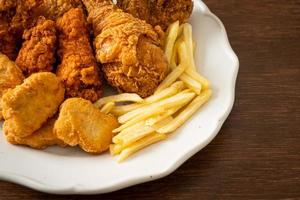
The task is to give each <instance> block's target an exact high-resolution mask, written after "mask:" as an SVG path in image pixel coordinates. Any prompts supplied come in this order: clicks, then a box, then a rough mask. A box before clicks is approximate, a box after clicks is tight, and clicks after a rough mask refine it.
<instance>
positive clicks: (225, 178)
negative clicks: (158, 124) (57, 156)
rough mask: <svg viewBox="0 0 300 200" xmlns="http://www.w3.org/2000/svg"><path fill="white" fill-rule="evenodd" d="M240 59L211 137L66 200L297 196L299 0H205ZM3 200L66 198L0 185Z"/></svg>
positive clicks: (299, 165) (299, 180)
mask: <svg viewBox="0 0 300 200" xmlns="http://www.w3.org/2000/svg"><path fill="white" fill-rule="evenodd" d="M205 2H206V3H207V5H208V6H209V8H210V9H211V10H212V11H213V12H214V13H215V14H216V15H217V16H219V17H220V18H221V20H222V21H223V22H224V24H225V27H226V28H227V31H228V35H229V38H230V41H231V44H232V46H233V49H234V50H235V52H236V53H237V55H238V57H239V59H240V71H239V76H238V80H237V93H236V103H235V105H234V108H233V111H232V113H231V115H230V116H229V118H228V119H227V121H226V122H225V124H224V126H223V128H222V130H221V131H220V133H219V135H218V136H217V137H216V139H215V140H214V141H213V142H212V143H211V144H209V145H208V146H207V147H206V148H205V149H204V150H202V151H201V152H199V153H197V154H196V155H195V156H194V157H192V158H191V159H190V160H189V161H187V162H186V163H185V164H184V165H183V166H181V167H180V168H179V169H178V170H177V171H176V172H174V173H173V174H171V175H170V176H168V177H166V178H164V179H160V180H157V181H154V182H150V183H145V184H141V185H138V186H134V187H130V188H127V189H124V190H121V191H118V192H114V193H111V194H105V195H98V196H88V197H83V196H68V198H69V199H145V200H148V199H149V200H150V199H162V198H163V199H166V200H168V199H170V200H171V199H300V1H299V0H288V1H284V0H226V1H220V0H206V1H205ZM0 191H1V192H0V199H23V200H26V199H51V200H52V199H64V198H65V197H63V196H53V195H46V194H42V193H39V192H35V191H32V190H30V189H26V188H24V187H21V186H17V185H14V184H11V183H6V182H0Z"/></svg>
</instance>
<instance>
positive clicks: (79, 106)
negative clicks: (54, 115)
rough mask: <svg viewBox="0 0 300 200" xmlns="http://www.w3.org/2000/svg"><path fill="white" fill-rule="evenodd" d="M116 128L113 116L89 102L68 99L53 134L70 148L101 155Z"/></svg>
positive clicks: (62, 107)
mask: <svg viewBox="0 0 300 200" xmlns="http://www.w3.org/2000/svg"><path fill="white" fill-rule="evenodd" d="M117 127H118V121H117V119H116V118H115V117H114V116H112V115H106V114H104V113H102V112H101V111H100V110H99V109H97V108H96V107H95V106H94V105H93V104H92V103H91V102H90V101H87V100H85V99H82V98H70V99H67V100H66V101H65V102H64V103H63V104H62V105H61V108H60V113H59V117H58V120H57V121H56V122H55V125H54V132H55V134H56V136H57V137H58V138H59V139H60V140H62V141H64V142H65V143H66V144H68V145H70V146H76V145H79V146H80V147H81V148H82V149H83V150H84V151H86V152H89V153H101V152H103V151H106V150H107V149H108V148H109V145H110V144H111V141H112V137H113V133H112V130H113V129H115V128H117Z"/></svg>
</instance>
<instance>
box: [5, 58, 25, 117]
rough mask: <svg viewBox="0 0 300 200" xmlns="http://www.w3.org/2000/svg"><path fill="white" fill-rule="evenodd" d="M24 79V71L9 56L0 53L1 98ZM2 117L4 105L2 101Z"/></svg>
mask: <svg viewBox="0 0 300 200" xmlns="http://www.w3.org/2000/svg"><path fill="white" fill-rule="evenodd" d="M23 80H24V76H23V74H22V71H21V70H20V69H19V68H18V67H17V66H16V65H15V63H14V62H13V61H11V60H9V58H8V57H7V56H6V55H4V54H1V53H0V98H1V97H2V96H3V94H4V93H5V92H6V91H7V90H8V89H12V88H14V87H16V86H17V85H20V84H21V83H22V82H23ZM0 119H2V106H1V101H0Z"/></svg>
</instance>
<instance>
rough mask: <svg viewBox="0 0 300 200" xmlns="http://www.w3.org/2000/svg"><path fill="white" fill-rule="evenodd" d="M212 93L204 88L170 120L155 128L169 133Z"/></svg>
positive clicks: (159, 131) (160, 131) (183, 121)
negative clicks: (164, 124)
mask: <svg viewBox="0 0 300 200" xmlns="http://www.w3.org/2000/svg"><path fill="white" fill-rule="evenodd" d="M211 94H212V91H211V90H205V91H204V92H202V93H201V94H200V95H199V96H197V97H196V98H195V99H194V100H193V101H192V102H191V103H190V104H189V105H188V106H187V107H186V108H185V109H184V110H183V111H182V112H181V113H180V114H178V115H177V116H176V117H175V118H174V120H173V121H172V122H170V123H169V124H167V125H166V126H164V127H162V128H160V129H158V130H157V132H158V133H170V132H173V131H175V130H176V129H177V128H179V127H180V126H181V125H182V124H184V123H185V122H186V121H187V120H188V119H189V118H190V117H191V116H192V115H193V114H194V113H195V112H196V111H197V110H198V109H199V108H200V107H201V106H202V105H203V104H204V103H205V102H207V101H208V99H209V98H210V96H211Z"/></svg>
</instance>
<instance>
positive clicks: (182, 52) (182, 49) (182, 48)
mask: <svg viewBox="0 0 300 200" xmlns="http://www.w3.org/2000/svg"><path fill="white" fill-rule="evenodd" d="M179 57H180V64H179V65H178V66H177V67H175V68H174V69H173V71H172V72H171V73H170V74H169V75H168V76H167V77H166V78H165V80H163V82H162V83H161V84H160V85H159V86H158V88H157V89H156V91H155V94H157V93H158V92H160V91H162V90H163V89H165V88H167V87H169V86H170V85H171V84H172V83H174V82H175V81H176V80H177V79H178V78H179V77H180V75H181V74H183V72H184V71H185V69H186V68H187V66H188V63H187V61H186V59H187V57H188V55H187V50H186V44H185V43H184V42H182V43H180V45H179Z"/></svg>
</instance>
